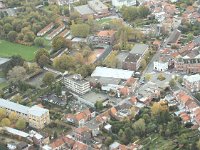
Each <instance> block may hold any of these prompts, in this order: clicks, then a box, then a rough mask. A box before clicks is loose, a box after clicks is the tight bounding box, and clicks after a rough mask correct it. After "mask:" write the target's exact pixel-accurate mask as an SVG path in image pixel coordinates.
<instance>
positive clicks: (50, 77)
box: [42, 72, 55, 86]
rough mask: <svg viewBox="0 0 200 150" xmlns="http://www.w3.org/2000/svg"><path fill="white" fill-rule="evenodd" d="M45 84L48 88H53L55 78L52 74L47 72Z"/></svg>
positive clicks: (44, 78)
mask: <svg viewBox="0 0 200 150" xmlns="http://www.w3.org/2000/svg"><path fill="white" fill-rule="evenodd" d="M42 81H43V83H44V84H45V85H47V86H51V85H52V84H53V82H55V77H54V75H53V74H52V73H51V72H47V73H46V74H45V75H44V77H43V79H42Z"/></svg>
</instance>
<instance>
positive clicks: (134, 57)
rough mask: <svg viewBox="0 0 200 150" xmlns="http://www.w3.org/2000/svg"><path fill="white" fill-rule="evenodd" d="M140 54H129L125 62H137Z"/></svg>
mask: <svg viewBox="0 0 200 150" xmlns="http://www.w3.org/2000/svg"><path fill="white" fill-rule="evenodd" d="M140 57H141V55H140V54H131V53H130V54H129V55H128V57H126V59H125V62H137V61H138V60H139V59H140Z"/></svg>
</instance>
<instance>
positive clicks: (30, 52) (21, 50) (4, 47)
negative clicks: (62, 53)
mask: <svg viewBox="0 0 200 150" xmlns="http://www.w3.org/2000/svg"><path fill="white" fill-rule="evenodd" d="M37 49H38V48H37V47H35V46H25V45H21V44H16V43H11V42H8V41H4V40H0V57H11V56H13V55H20V56H22V58H24V59H25V60H27V61H31V60H33V58H34V56H35V52H36V51H37Z"/></svg>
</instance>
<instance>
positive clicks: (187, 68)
mask: <svg viewBox="0 0 200 150" xmlns="http://www.w3.org/2000/svg"><path fill="white" fill-rule="evenodd" d="M183 51H184V49H182V50H181V51H180V52H181V55H178V56H177V57H176V58H175V62H174V67H175V69H176V70H177V71H182V72H186V73H200V50H199V49H198V47H195V48H193V49H192V50H185V51H184V52H183Z"/></svg>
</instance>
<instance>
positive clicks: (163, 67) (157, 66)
mask: <svg viewBox="0 0 200 150" xmlns="http://www.w3.org/2000/svg"><path fill="white" fill-rule="evenodd" d="M153 68H154V70H156V71H167V70H168V62H160V61H155V62H153Z"/></svg>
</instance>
